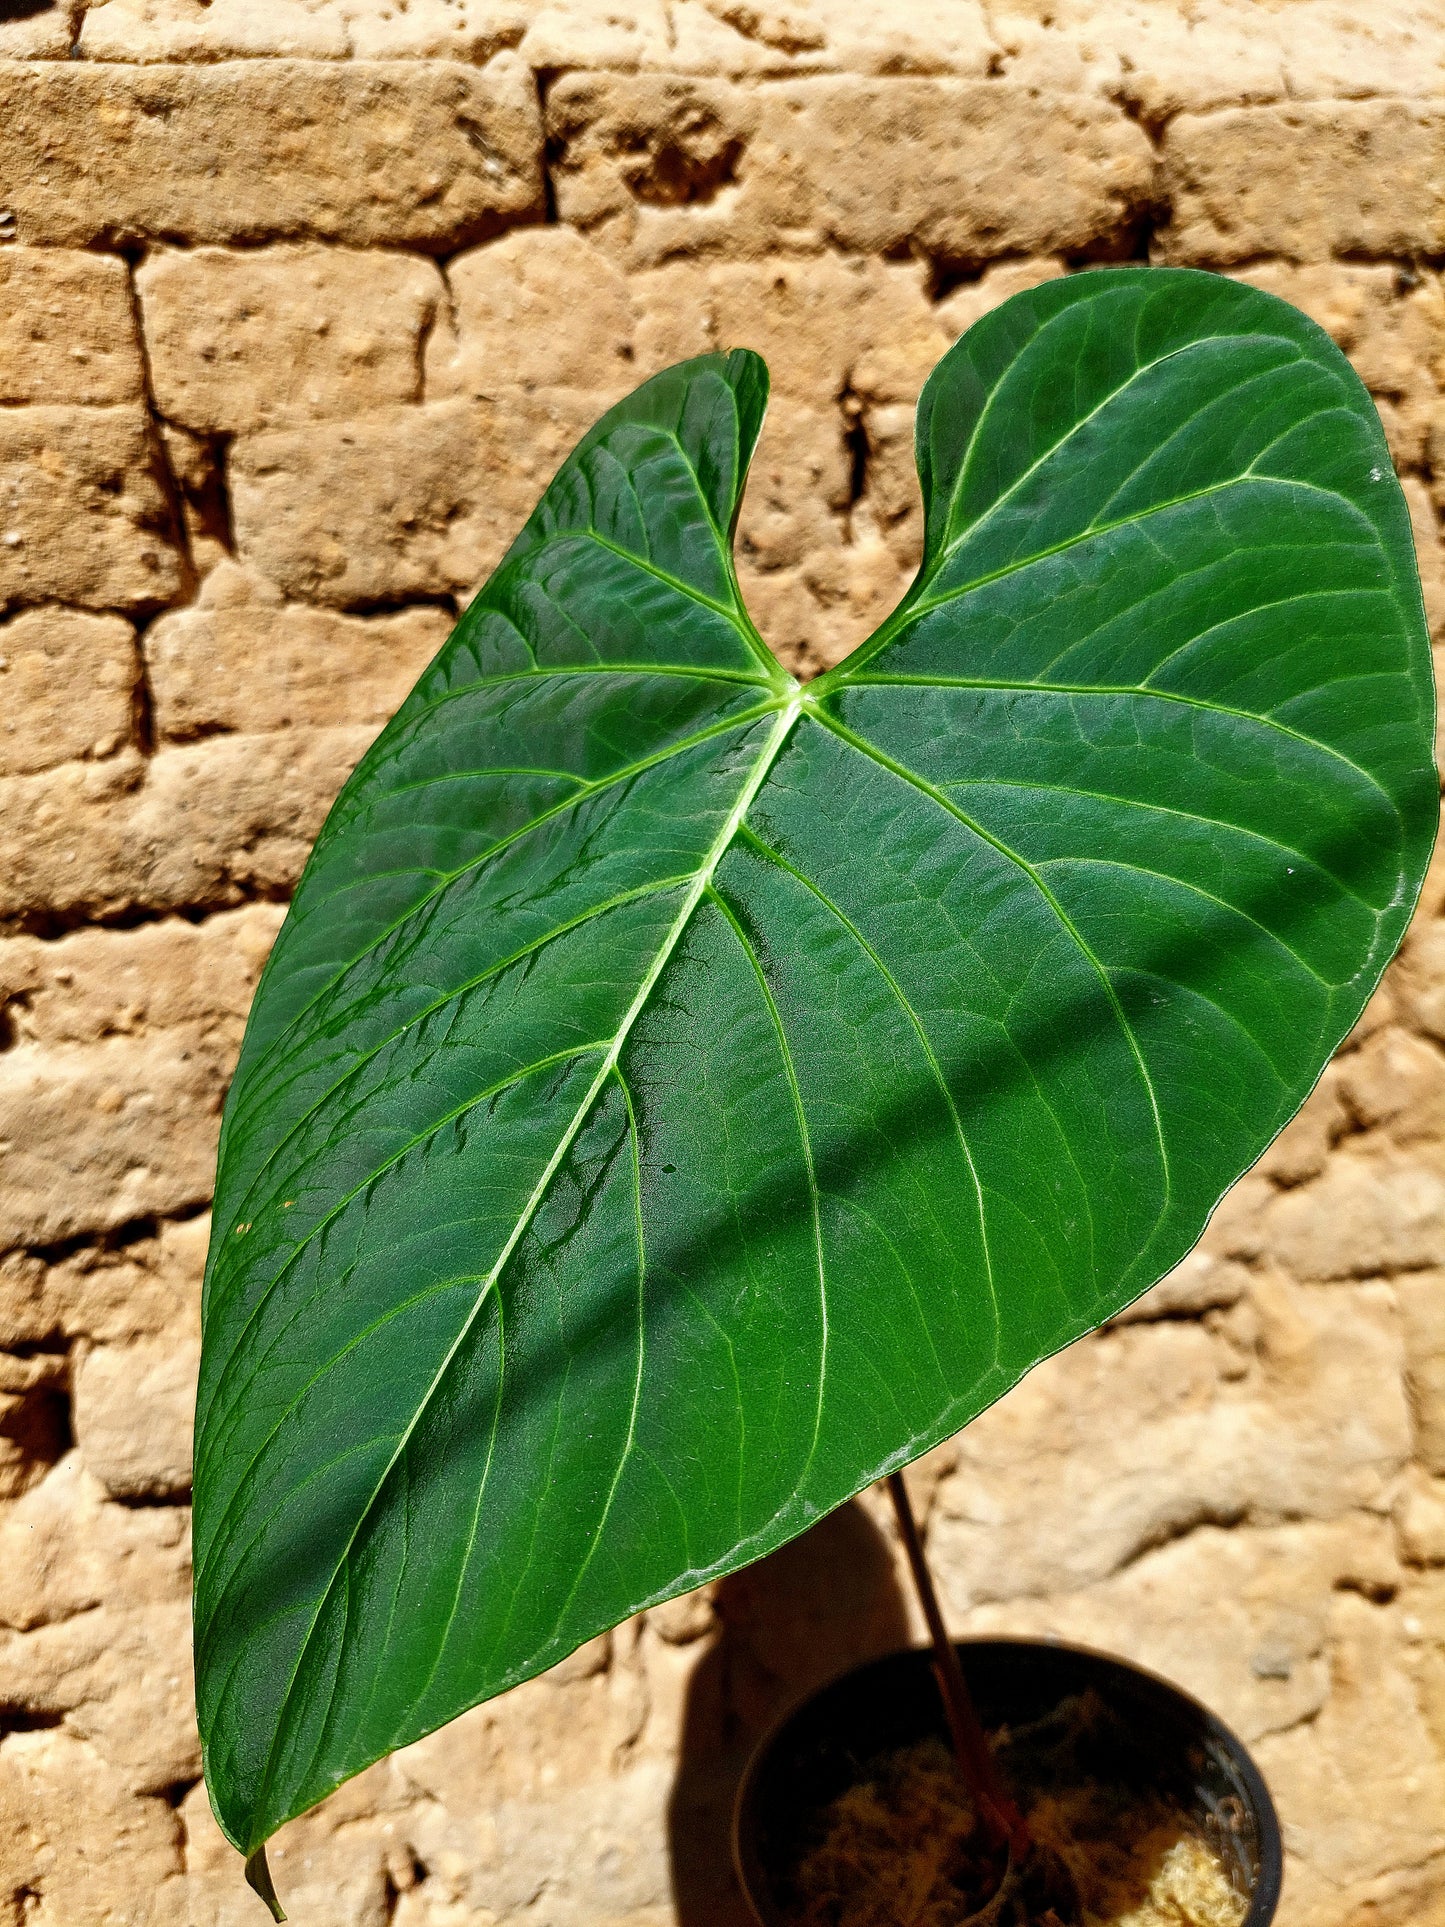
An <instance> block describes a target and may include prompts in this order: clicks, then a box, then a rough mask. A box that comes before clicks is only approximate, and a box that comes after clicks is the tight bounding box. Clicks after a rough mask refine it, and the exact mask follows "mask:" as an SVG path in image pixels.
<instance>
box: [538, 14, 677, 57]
mask: <svg viewBox="0 0 1445 1927" xmlns="http://www.w3.org/2000/svg"><path fill="white" fill-rule="evenodd" d="M667 16H668V9H667V7H666V6H665V5H664V0H611V4H609V5H608V6H606V7H598V6H594V5H592V4H591V3H590V0H543V3H542V4H541V5H540V6H537V7H535V8H533V9H532V10H531V18H530V21H529V24H528V28H527V34H526V37H525V39H524V40H523V41H522V43H521V47H520V50H519V51H520V53H521V56H522V58H523V60H525V61H526V62H527V63H528V65H529V66H531V67H537V68H542V69H544V70H555V69H565V68H569V67H604V68H615V69H617V70H619V71H622V72H626V71H628V70H630V69H632V68H636V67H641V66H662V67H665V66H667V65H669V64H670V63H669V61H668V59H667V54H668V48H669V44H670V42H671V38H672V36H671V35H670V33H669V32H668V17H667Z"/></svg>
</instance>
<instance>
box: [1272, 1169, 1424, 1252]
mask: <svg viewBox="0 0 1445 1927" xmlns="http://www.w3.org/2000/svg"><path fill="white" fill-rule="evenodd" d="M1261 1231H1262V1236H1263V1238H1264V1240H1265V1242H1266V1243H1267V1245H1268V1248H1269V1251H1270V1253H1271V1255H1272V1256H1273V1257H1274V1258H1276V1259H1277V1260H1278V1262H1279V1263H1280V1264H1282V1265H1283V1266H1284V1267H1285V1269H1286V1270H1287V1271H1288V1272H1289V1273H1290V1274H1291V1276H1292V1277H1295V1278H1368V1277H1371V1276H1377V1275H1378V1274H1380V1273H1381V1272H1394V1271H1404V1270H1418V1269H1419V1268H1420V1267H1422V1266H1425V1265H1445V1177H1442V1176H1441V1175H1440V1173H1439V1172H1438V1171H1436V1170H1434V1169H1432V1168H1430V1166H1429V1165H1428V1164H1427V1163H1425V1162H1424V1161H1423V1160H1420V1159H1418V1158H1407V1157H1404V1156H1397V1157H1369V1156H1361V1155H1359V1154H1357V1153H1353V1152H1350V1151H1347V1150H1343V1149H1342V1150H1340V1151H1338V1152H1337V1153H1336V1154H1335V1156H1334V1157H1332V1158H1331V1159H1330V1161H1329V1163H1328V1165H1327V1166H1326V1167H1325V1170H1324V1172H1323V1173H1322V1174H1321V1176H1319V1177H1318V1178H1316V1179H1315V1181H1314V1182H1313V1183H1312V1184H1302V1185H1299V1186H1297V1187H1296V1188H1295V1189H1294V1190H1291V1191H1286V1192H1283V1193H1281V1194H1280V1195H1279V1196H1277V1197H1275V1198H1273V1199H1272V1200H1271V1201H1270V1202H1269V1204H1268V1205H1267V1206H1266V1208H1265V1210H1264V1211H1263V1213H1262V1214H1261Z"/></svg>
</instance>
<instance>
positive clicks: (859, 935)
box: [743, 825, 1003, 1373]
mask: <svg viewBox="0 0 1445 1927" xmlns="http://www.w3.org/2000/svg"><path fill="white" fill-rule="evenodd" d="M743 836H744V838H745V839H746V841H747V842H748V843H749V844H750V845H751V846H752V847H753V848H754V849H756V850H757V851H758V852H759V854H760V855H762V856H764V857H766V858H767V859H768V860H769V861H770V862H772V863H775V864H776V865H777V866H778V868H779V869H780V870H783V871H785V872H786V873H787V874H788V875H789V876H791V877H793V878H794V879H795V880H796V881H797V882H798V883H800V884H801V885H802V887H803V888H804V889H805V890H807V891H809V892H810V893H811V894H812V895H813V896H814V897H815V898H816V899H817V901H818V902H819V903H820V904H822V906H823V908H824V909H825V910H827V911H828V912H830V914H831V915H832V916H833V917H835V918H836V919H837V921H838V922H839V923H840V924H841V925H842V927H843V928H844V929H845V930H846V931H847V932H848V935H849V936H850V937H851V938H852V939H853V941H854V943H856V944H857V946H858V948H859V949H860V950H861V951H862V952H863V954H864V955H865V956H866V957H867V959H868V961H869V962H870V963H871V964H872V965H873V968H874V969H875V970H876V971H877V973H878V975H879V976H880V977H881V978H882V979H883V982H884V983H885V984H886V985H887V986H888V989H889V990H890V991H891V992H892V994H893V997H894V1000H895V1001H896V1002H897V1004H898V1006H899V1008H900V1009H901V1010H902V1012H903V1014H904V1016H905V1017H906V1018H907V1020H908V1022H909V1023H910V1024H911V1025H912V1027H913V1032H914V1035H915V1036H916V1037H917V1039H918V1046H919V1049H920V1050H921V1051H922V1052H923V1055H924V1058H925V1060H926V1062H927V1064H928V1069H929V1072H930V1074H931V1076H932V1078H933V1081H934V1083H935V1084H936V1085H937V1087H938V1092H939V1095H940V1096H941V1097H942V1099H943V1101H944V1103H945V1105H946V1106H947V1107H948V1115H949V1117H950V1118H951V1119H952V1120H953V1132H954V1136H955V1137H956V1138H957V1139H958V1148H959V1150H960V1151H961V1152H962V1153H963V1161H964V1163H965V1165H966V1166H967V1167H968V1175H969V1179H970V1181H971V1182H972V1185H973V1195H974V1204H975V1207H976V1209H977V1211H978V1236H979V1243H980V1244H981V1246H982V1247H983V1263H984V1275H985V1279H986V1282H987V1284H988V1295H989V1302H990V1304H991V1305H992V1307H993V1324H994V1356H995V1361H997V1357H998V1352H999V1348H1000V1346H1001V1345H1002V1343H1003V1310H1002V1307H1001V1305H1000V1304H999V1296H998V1284H997V1281H996V1279H995V1277H994V1268H993V1254H992V1252H991V1251H990V1249H989V1240H988V1216H987V1213H986V1212H985V1209H984V1201H983V1185H982V1183H981V1182H980V1180H979V1175H978V1166H977V1164H976V1163H975V1162H974V1156H973V1152H972V1150H971V1149H970V1148H969V1143H968V1138H967V1136H966V1135H965V1133H964V1128H963V1119H962V1118H961V1117H960V1116H959V1114H958V1106H957V1104H955V1102H954V1099H953V1092H952V1091H951V1090H950V1089H949V1085H948V1079H947V1078H946V1077H945V1076H944V1074H943V1066H942V1065H941V1064H940V1063H939V1061H938V1056H937V1053H936V1052H935V1050H934V1048H933V1043H932V1040H931V1039H930V1037H929V1035H928V1033H927V1031H926V1030H925V1029H924V1027H923V1019H922V1018H921V1017H920V1016H919V1015H918V1012H917V1011H916V1010H915V1009H914V1008H913V1005H912V1003H911V1002H910V1001H909V999H908V997H907V995H906V994H905V992H904V989H903V986H902V984H900V983H899V981H898V979H897V978H896V977H895V976H894V974H893V972H892V971H891V970H890V969H889V968H888V966H887V964H886V963H885V962H884V961H883V959H882V957H880V956H879V954H878V952H877V951H876V950H875V949H874V948H873V946H872V944H871V943H869V941H868V939H867V938H866V937H865V936H864V935H863V932H862V931H861V930H860V929H859V928H858V926H857V924H855V923H854V921H853V919H852V918H851V917H850V916H848V914H847V913H846V911H844V910H843V909H842V908H841V907H840V906H839V905H838V904H836V903H835V902H834V901H833V899H832V898H831V897H830V896H829V895H828V894H827V892H826V891H825V890H823V889H822V888H821V887H820V886H819V885H818V884H817V883H815V882H814V881H813V879H812V877H810V876H807V875H805V874H804V872H803V871H801V870H800V869H798V867H797V866H796V864H793V863H790V862H789V861H788V860H787V858H786V857H785V856H783V855H782V853H781V852H780V851H778V850H775V849H774V848H773V846H772V845H771V844H770V843H765V842H764V841H763V839H762V837H760V836H759V835H757V833H756V832H755V831H754V830H752V829H750V828H749V827H748V826H747V825H744V827H743ZM922 1309H923V1307H922V1305H921V1304H920V1305H919V1311H920V1313H921V1312H922ZM925 1329H927V1325H926V1321H925ZM931 1342H932V1340H931V1335H930V1343H931ZM935 1355H936V1354H935ZM942 1369H943V1367H942V1361H940V1363H939V1370H940V1373H942Z"/></svg>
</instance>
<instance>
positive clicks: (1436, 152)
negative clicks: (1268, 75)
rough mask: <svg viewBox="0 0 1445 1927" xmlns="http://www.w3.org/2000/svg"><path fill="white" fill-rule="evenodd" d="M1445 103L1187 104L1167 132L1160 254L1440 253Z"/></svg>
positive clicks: (1313, 256) (1444, 229) (1207, 260)
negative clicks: (1167, 214) (1167, 205)
mask: <svg viewBox="0 0 1445 1927" xmlns="http://www.w3.org/2000/svg"><path fill="white" fill-rule="evenodd" d="M1442 155H1445V113H1442V112H1441V111H1440V109H1439V108H1437V107H1434V106H1426V105H1424V104H1421V103H1417V102H1414V101H1403V100H1370V101H1338V102H1333V101H1332V102H1300V103H1299V104H1298V105H1291V106H1287V107H1286V106H1279V107H1251V108H1238V109H1234V110H1232V111H1230V112H1228V113H1221V114H1210V115H1206V116H1197V115H1191V114H1183V115H1181V116H1180V117H1179V118H1178V119H1177V120H1175V121H1172V122H1171V123H1170V125H1169V128H1168V131H1167V133H1166V135H1165V138H1164V185H1165V190H1166V192H1167V193H1168V195H1169V196H1170V199H1171V203H1172V209H1173V212H1172V219H1171V222H1170V225H1169V226H1168V228H1166V229H1165V230H1164V231H1163V233H1162V234H1161V236H1160V241H1161V245H1162V247H1163V250H1164V254H1165V258H1166V259H1168V260H1170V261H1196V262H1199V263H1200V264H1201V265H1203V264H1208V265H1210V266H1227V265H1228V264H1230V263H1231V262H1235V261H1246V260H1249V259H1250V258H1251V257H1253V256H1256V255H1265V254H1278V255H1283V256H1284V257H1285V259H1286V260H1293V261H1318V260H1324V259H1326V258H1327V257H1328V256H1330V255H1331V254H1351V253H1353V254H1373V255H1389V254H1396V255H1403V256H1405V257H1406V258H1407V259H1410V258H1413V257H1416V256H1419V255H1430V254H1437V253H1439V252H1440V250H1441V247H1442V245H1445V171H1442V164H1441V163H1442Z"/></svg>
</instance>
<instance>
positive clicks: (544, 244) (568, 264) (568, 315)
mask: <svg viewBox="0 0 1445 1927" xmlns="http://www.w3.org/2000/svg"><path fill="white" fill-rule="evenodd" d="M447 279H448V281H449V283H450V285H451V289H452V296H453V300H454V302H455V306H456V336H455V339H454V340H453V339H452V338H451V337H450V336H448V335H444V334H442V333H440V332H438V334H437V335H435V336H434V337H433V344H432V345H433V354H432V355H431V356H430V357H429V360H428V367H427V393H428V395H429V396H432V397H440V396H444V395H467V396H487V395H490V394H492V393H494V392H495V391H496V389H497V388H498V387H515V386H521V387H526V388H587V389H599V390H601V391H602V392H603V394H604V395H606V396H608V398H609V399H610V396H611V393H612V391H615V390H618V389H621V388H626V387H629V386H631V383H632V380H633V373H632V369H631V367H630V363H631V360H632V352H633V350H632V333H633V319H632V307H631V303H630V301H629V300H628V293H627V284H626V282H625V281H624V280H623V278H622V276H621V275H620V274H619V273H618V271H617V269H616V268H615V267H614V266H613V264H612V263H611V262H610V261H608V260H607V258H606V257H605V256H604V255H602V254H600V253H599V252H598V250H597V249H596V248H594V247H593V246H591V244H590V243H589V242H587V241H585V240H583V238H582V236H581V235H580V234H578V233H576V232H575V230H574V229H572V228H567V227H542V228H531V229H524V230H522V231H520V232H518V233H516V234H508V235H504V236H503V238H502V239H501V240H500V241H493V242H492V243H491V244H490V245H489V246H487V247H484V248H477V249H475V250H474V251H473V252H471V253H469V254H464V255H461V256H460V257H459V258H458V259H457V260H455V261H453V262H451V263H450V264H449V266H448V268H447ZM579 304H583V305H584V306H585V316H586V319H585V323H583V324H581V325H579ZM600 406H601V403H600V401H599V412H600Z"/></svg>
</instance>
